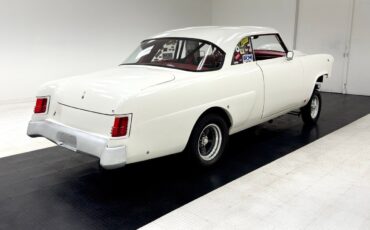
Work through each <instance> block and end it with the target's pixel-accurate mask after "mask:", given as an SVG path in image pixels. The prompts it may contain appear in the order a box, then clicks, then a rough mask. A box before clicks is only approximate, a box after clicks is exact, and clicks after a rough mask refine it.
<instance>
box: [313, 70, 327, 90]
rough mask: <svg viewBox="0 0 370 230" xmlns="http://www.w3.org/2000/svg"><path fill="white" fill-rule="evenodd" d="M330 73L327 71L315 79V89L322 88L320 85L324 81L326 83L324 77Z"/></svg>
mask: <svg viewBox="0 0 370 230" xmlns="http://www.w3.org/2000/svg"><path fill="white" fill-rule="evenodd" d="M327 75H328V74H327V73H324V74H320V75H319V76H317V77H316V81H315V87H314V89H319V88H320V85H321V84H322V83H324V79H325V77H326V76H327Z"/></svg>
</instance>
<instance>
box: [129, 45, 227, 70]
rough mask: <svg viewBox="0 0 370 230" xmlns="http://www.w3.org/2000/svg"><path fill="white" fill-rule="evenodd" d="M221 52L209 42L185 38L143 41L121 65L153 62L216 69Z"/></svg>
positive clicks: (191, 67)
mask: <svg viewBox="0 0 370 230" xmlns="http://www.w3.org/2000/svg"><path fill="white" fill-rule="evenodd" d="M224 57H225V53H224V52H223V51H222V50H221V49H219V48H218V47H217V46H215V45H214V44H212V43H210V42H206V41H202V40H196V39H188V38H159V39H151V40H145V41H143V42H142V43H141V45H140V46H139V47H138V48H137V49H136V50H135V51H134V52H133V53H132V54H131V55H130V56H129V57H128V58H127V60H126V61H125V62H124V63H123V65H154V66H162V67H168V68H176V69H181V70H188V71H211V70H217V69H220V68H221V67H222V65H223V62H224Z"/></svg>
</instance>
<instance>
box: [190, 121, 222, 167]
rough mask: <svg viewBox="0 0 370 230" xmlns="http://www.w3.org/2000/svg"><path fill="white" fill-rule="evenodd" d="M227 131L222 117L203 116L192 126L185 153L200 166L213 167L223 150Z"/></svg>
mask: <svg viewBox="0 0 370 230" xmlns="http://www.w3.org/2000/svg"><path fill="white" fill-rule="evenodd" d="M228 131H229V127H228V125H227V123H226V121H225V120H224V119H223V118H222V117H220V116H218V115H216V114H208V115H205V116H203V117H201V118H200V119H199V120H198V122H197V123H196V125H195V126H194V129H193V132H192V134H191V136H190V139H189V143H188V145H187V148H186V152H187V153H188V154H189V155H190V156H191V158H192V159H193V160H195V161H196V162H197V163H199V164H200V165H202V166H211V165H214V164H215V163H216V162H217V161H218V160H219V159H220V158H221V156H222V154H223V152H224V150H225V147H226V143H227V142H228V139H229V133H228Z"/></svg>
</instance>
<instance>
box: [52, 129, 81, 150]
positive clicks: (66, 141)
mask: <svg viewBox="0 0 370 230" xmlns="http://www.w3.org/2000/svg"><path fill="white" fill-rule="evenodd" d="M57 144H58V145H59V146H62V147H64V148H67V149H70V150H72V151H75V152H76V151H77V138H76V136H74V135H71V134H68V133H64V132H58V133H57Z"/></svg>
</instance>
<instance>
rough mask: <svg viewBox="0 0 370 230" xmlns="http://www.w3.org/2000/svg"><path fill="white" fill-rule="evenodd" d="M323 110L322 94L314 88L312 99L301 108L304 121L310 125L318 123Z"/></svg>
mask: <svg viewBox="0 0 370 230" xmlns="http://www.w3.org/2000/svg"><path fill="white" fill-rule="evenodd" d="M320 112H321V95H320V92H319V91H317V90H314V91H313V93H312V96H311V98H310V101H309V102H308V103H307V105H305V106H304V107H302V108H301V114H302V119H303V122H304V123H306V124H308V125H313V124H316V122H317V120H318V119H319V117H320Z"/></svg>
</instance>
